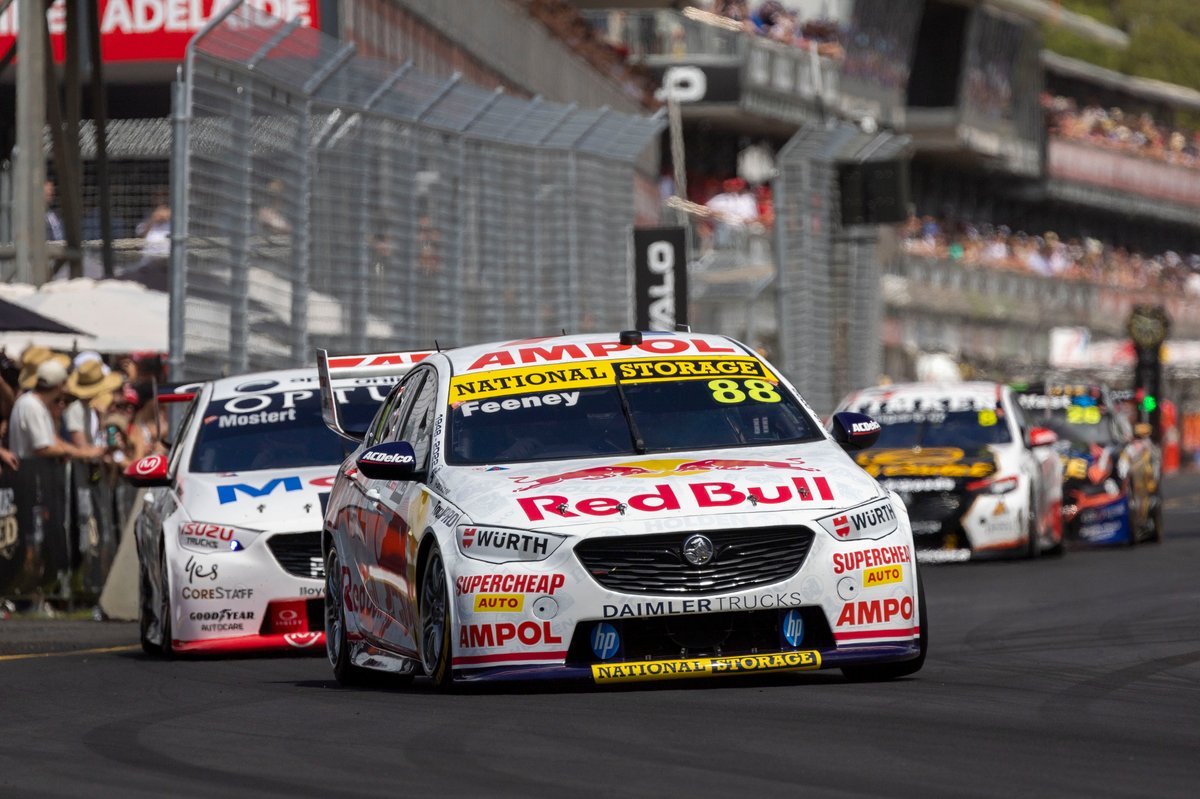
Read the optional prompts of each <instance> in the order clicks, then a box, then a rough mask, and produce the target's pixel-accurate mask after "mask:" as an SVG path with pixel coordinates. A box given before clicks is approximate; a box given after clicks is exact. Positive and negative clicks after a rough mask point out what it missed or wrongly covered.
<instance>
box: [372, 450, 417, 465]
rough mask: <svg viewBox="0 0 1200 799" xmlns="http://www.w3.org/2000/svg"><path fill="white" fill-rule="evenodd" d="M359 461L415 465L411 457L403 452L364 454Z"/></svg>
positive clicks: (414, 460)
mask: <svg viewBox="0 0 1200 799" xmlns="http://www.w3.org/2000/svg"><path fill="white" fill-rule="evenodd" d="M361 460H364V461H366V462H368V463H415V462H416V459H415V458H414V457H413V456H412V455H407V454H405V453H403V452H378V451H376V452H364V453H363V456H362V458H361Z"/></svg>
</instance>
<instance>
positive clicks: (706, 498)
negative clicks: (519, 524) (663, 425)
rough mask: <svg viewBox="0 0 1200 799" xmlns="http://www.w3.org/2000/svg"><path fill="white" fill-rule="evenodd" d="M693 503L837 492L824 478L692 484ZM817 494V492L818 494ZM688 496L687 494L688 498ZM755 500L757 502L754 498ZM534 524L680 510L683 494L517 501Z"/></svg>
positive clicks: (660, 490)
mask: <svg viewBox="0 0 1200 799" xmlns="http://www.w3.org/2000/svg"><path fill="white" fill-rule="evenodd" d="M688 489H689V491H690V494H691V500H692V502H691V504H694V505H695V507H697V508H727V507H730V506H733V505H740V504H742V503H744V502H753V503H754V504H755V505H779V504H781V503H786V502H790V501H792V500H797V501H800V502H812V501H814V500H816V499H820V500H822V501H825V502H831V501H833V490H832V489H831V488H830V487H829V481H828V480H826V479H825V478H824V477H812V478H808V477H793V478H792V479H791V484H790V485H789V484H787V483H784V484H783V485H773V486H769V487H766V488H763V487H759V486H752V487H750V488H747V489H746V490H745V491H741V490H739V489H737V488H734V485H733V483H691V484H689V485H688ZM814 491H815V492H816V493H815V494H814ZM685 496H686V495H685ZM751 497H753V499H751ZM517 502H518V503H519V504H520V505H521V509H522V510H523V511H525V516H526V518H528V519H529V520H530V521H533V522H540V521H544V520H545V519H547V518H555V517H557V518H574V517H577V516H580V515H583V516H613V515H616V514H622V515H624V513H625V511H626V510H627V509H633V510H640V511H645V512H647V513H656V512H658V511H664V510H680V508H681V507H682V505H681V503H680V499H679V495H678V494H676V493H675V490H674V489H673V488H672V487H671V486H669V485H666V484H660V485H657V486H654V487H653V488H652V490H651V491H649V492H647V493H645V494H634V495H632V496H628V497H625V498H623V499H618V498H616V497H589V498H587V499H580V500H576V501H575V502H573V503H572V502H571V501H570V499H569V498H568V497H565V496H562V495H559V494H547V495H544V496H538V497H521V498H519V499H518V500H517Z"/></svg>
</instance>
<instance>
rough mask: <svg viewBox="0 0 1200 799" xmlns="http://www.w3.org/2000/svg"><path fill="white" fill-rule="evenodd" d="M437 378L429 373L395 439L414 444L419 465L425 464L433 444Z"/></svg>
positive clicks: (414, 451)
mask: <svg viewBox="0 0 1200 799" xmlns="http://www.w3.org/2000/svg"><path fill="white" fill-rule="evenodd" d="M437 388H438V381H437V376H436V375H435V374H434V373H433V372H430V373H429V377H428V378H427V379H426V380H425V382H424V384H422V386H421V389H420V391H418V392H417V394H416V398H415V399H414V401H413V403H412V410H411V411H410V412H409V414H408V416H407V418H406V419H405V420H404V424H403V426H402V427H401V428H400V429H399V431H397V434H396V435H395V437H394V440H396V441H407V442H408V443H410V444H412V447H413V453H414V454H415V455H416V457H417V463H418V464H421V465H423V464H425V462H426V459H427V458H428V456H429V447H430V444H431V443H432V440H433V439H432V435H431V433H432V431H433V416H434V408H435V406H436V405H437Z"/></svg>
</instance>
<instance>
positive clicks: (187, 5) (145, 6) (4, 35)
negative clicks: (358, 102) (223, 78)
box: [0, 0, 320, 63]
mask: <svg viewBox="0 0 1200 799" xmlns="http://www.w3.org/2000/svg"><path fill="white" fill-rule="evenodd" d="M98 3H99V7H100V52H101V55H102V57H103V59H104V61H105V63H112V62H116V61H124V62H130V61H182V60H183V56H184V52H185V50H186V49H187V44H188V42H189V41H190V40H191V38H192V36H193V35H194V34H195V33H196V32H197V31H199V30H200V29H201V28H203V27H204V25H205V24H206V23H207V22H208V21H209V20H210V19H211V18H212V17H213V16H214V15H215V14H218V13H220V12H221V10H222V9H224V8H226V7H228V6H229V5H231V4H232V0H98ZM319 5H320V4H319V3H318V1H317V0H246V3H245V5H244V8H247V9H253V10H254V11H257V12H259V13H260V15H261V20H257V21H255V22H256V24H259V25H262V26H264V27H272V26H273V25H276V24H279V22H280V20H293V19H296V18H299V19H300V24H301V25H302V26H304V27H307V28H319V27H320V19H319ZM236 13H238V14H239V15H241V16H240V20H242V21H249V17H248V16H247V15H245V14H244V13H243V12H236ZM46 22H47V24H48V25H49V27H50V46H51V47H52V48H53V49H54V57H55V59H56V60H58V61H62V60H63V53H64V49H65V46H64V33H65V31H66V27H67V16H66V4H65V0H55V3H54V4H53V5H51V6H50V10H49V11H47V12H46ZM230 24H236V23H235V22H233V21H232V20H231V22H230ZM16 34H17V4H16V3H11V4H10V5H9V6H8V8H7V9H5V11H4V13H3V14H0V53H2V52H7V51H8V48H9V46H10V45H11V44H12V42H13V39H14V38H15V37H16Z"/></svg>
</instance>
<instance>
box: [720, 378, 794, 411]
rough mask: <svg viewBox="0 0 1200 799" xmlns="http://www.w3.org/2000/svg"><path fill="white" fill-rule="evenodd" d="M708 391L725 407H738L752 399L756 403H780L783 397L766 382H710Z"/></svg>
mask: <svg viewBox="0 0 1200 799" xmlns="http://www.w3.org/2000/svg"><path fill="white" fill-rule="evenodd" d="M708 390H709V391H711V392H712V396H713V399H715V400H716V401H717V402H720V403H722V404H724V405H737V404H739V403H742V402H745V401H746V400H747V399H750V400H752V401H754V402H779V401H780V400H782V399H783V397H781V396H779V392H778V391H776V390H775V386H774V385H773V384H771V383H768V382H767V381H766V380H710V381H709V382H708Z"/></svg>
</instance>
